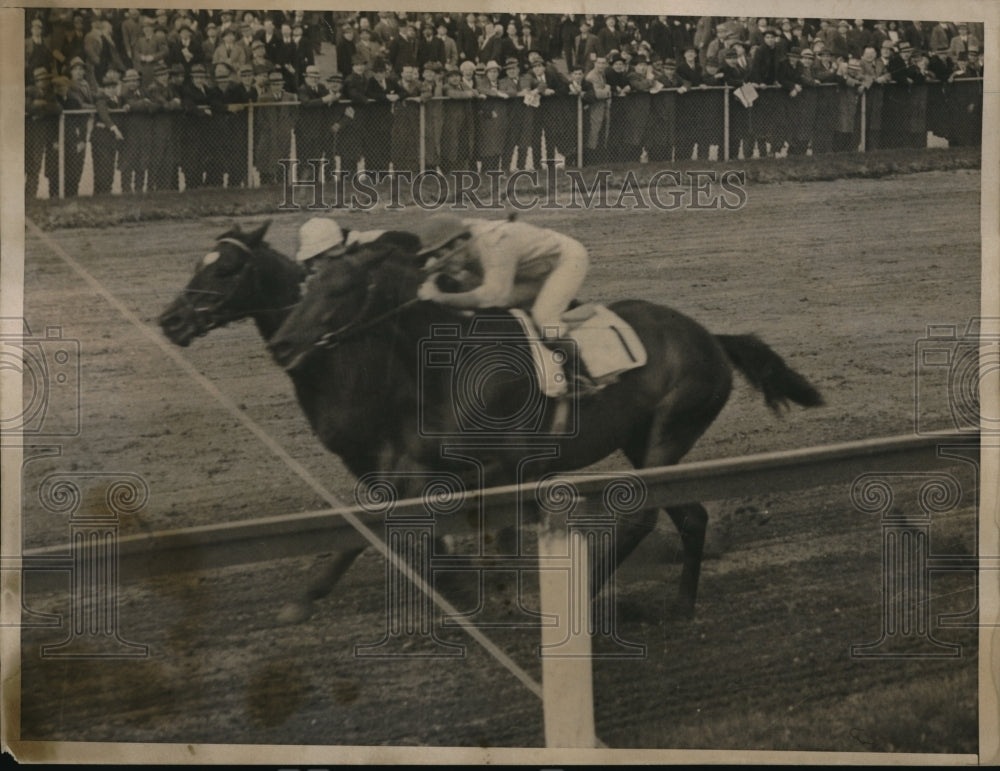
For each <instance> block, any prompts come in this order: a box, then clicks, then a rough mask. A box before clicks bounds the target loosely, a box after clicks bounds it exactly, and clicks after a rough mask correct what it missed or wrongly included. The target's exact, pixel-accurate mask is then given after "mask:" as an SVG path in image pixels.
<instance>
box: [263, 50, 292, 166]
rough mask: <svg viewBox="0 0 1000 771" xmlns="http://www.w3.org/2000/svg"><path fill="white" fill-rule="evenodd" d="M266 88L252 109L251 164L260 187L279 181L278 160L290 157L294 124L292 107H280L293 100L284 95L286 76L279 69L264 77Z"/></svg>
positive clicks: (289, 95)
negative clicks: (252, 138)
mask: <svg viewBox="0 0 1000 771" xmlns="http://www.w3.org/2000/svg"><path fill="white" fill-rule="evenodd" d="M267 82H268V88H267V90H266V91H265V92H264V93H262V94H261V95H260V96H259V98H258V107H257V108H255V109H254V145H253V147H254V165H255V166H256V167H257V171H258V173H259V174H260V181H261V184H262V185H272V184H274V183H275V182H276V181H278V179H279V175H280V174H281V167H280V166H279V163H278V162H279V161H280V160H282V159H284V158H290V157H291V155H290V153H291V143H292V127H293V125H294V123H295V112H294V106H293V105H287V104H281V103H283V102H289V101H292V100H293V99H294V97H293V95H292V94H288V93H286V92H285V77H284V75H282V74H281V71H280V70H272V71H271V73H270V74H269V75H268V76H267Z"/></svg>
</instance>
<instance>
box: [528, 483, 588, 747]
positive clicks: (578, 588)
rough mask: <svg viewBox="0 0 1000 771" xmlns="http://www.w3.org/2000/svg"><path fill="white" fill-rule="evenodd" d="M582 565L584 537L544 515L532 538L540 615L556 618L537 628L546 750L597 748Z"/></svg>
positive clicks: (560, 517) (556, 515)
mask: <svg viewBox="0 0 1000 771" xmlns="http://www.w3.org/2000/svg"><path fill="white" fill-rule="evenodd" d="M582 503H583V501H581V504H582ZM581 542H582V543H581ZM567 559H568V562H569V565H568V570H567V569H565V568H566V565H567ZM587 561H588V560H587V548H586V534H585V533H583V532H579V531H576V530H570V528H569V525H568V522H567V519H566V512H565V511H556V510H548V511H544V512H543V513H542V522H541V527H540V530H539V533H538V567H539V571H538V584H539V590H540V599H541V612H542V613H543V614H544V615H549V614H551V615H554V616H556V617H557V618H558V623H557V624H556V625H554V626H553V625H549V624H543V625H542V644H541V649H540V653H541V658H542V704H543V705H544V706H543V709H544V713H545V714H544V718H545V745H546V746H547V747H596V746H597V735H596V731H595V727H594V679H593V672H592V666H591V639H590V626H591V622H590V591H589V580H588V576H589V575H590V573H589V568H588V565H587ZM559 568H563V569H559ZM553 649H558V653H556V652H554V650H553Z"/></svg>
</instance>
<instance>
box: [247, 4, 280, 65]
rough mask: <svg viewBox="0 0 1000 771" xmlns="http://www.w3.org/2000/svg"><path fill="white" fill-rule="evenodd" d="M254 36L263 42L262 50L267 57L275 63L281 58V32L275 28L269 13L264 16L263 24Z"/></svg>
mask: <svg viewBox="0 0 1000 771" xmlns="http://www.w3.org/2000/svg"><path fill="white" fill-rule="evenodd" d="M254 38H255V39H257V40H259V41H261V42H262V43H263V44H264V52H265V54H266V55H267V58H268V59H269V60H270V61H272V62H274V63H275V65H277V64H278V63H279V62H280V61H281V59H282V50H281V49H282V48H283V47H284V44H283V42H282V40H281V32H280V31H279V30H277V29H275V26H274V19H273V18H272V17H271V16H270V14H269V15H267V16H265V17H264V25H263V27H262V28H261V29H260V30H258V31H257V32H256V33H255V35H254Z"/></svg>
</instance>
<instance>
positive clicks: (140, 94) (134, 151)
mask: <svg viewBox="0 0 1000 771" xmlns="http://www.w3.org/2000/svg"><path fill="white" fill-rule="evenodd" d="M120 98H121V101H122V105H123V107H125V109H126V112H125V113H124V114H123V115H120V116H118V126H119V128H120V129H121V131H122V134H123V135H124V139H123V140H122V143H121V148H120V155H119V158H118V168H119V170H120V171H121V185H122V193H141V192H142V191H143V190H144V189H145V186H146V172H147V170H148V168H149V161H150V144H149V137H150V135H151V134H152V128H153V113H154V110H155V109H156V105H155V104H154V103H153V100H152V99H151V98H150V97H149V95H148V94H147V93H146V90H145V89H144V88H143V86H142V83H141V78H140V77H139V72H138V70H135V69H128V70H126V71H125V74H124V75H123V76H122V80H121V87H120Z"/></svg>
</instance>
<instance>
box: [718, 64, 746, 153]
mask: <svg viewBox="0 0 1000 771" xmlns="http://www.w3.org/2000/svg"><path fill="white" fill-rule="evenodd" d="M743 62H744V63H743V64H742V65H741V64H740V56H739V52H738V51H737V49H736V46H732V47H731V48H729V49H728V50H727V51H726V53H725V54H724V62H723V65H722V67H721V69H720V71H721V72H722V80H723V83H724V84H725V85H727V86H729V87H730V88H731V89H733V90H732V91H731V92H730V94H729V159H730V160H735V159H736V158H738V157H739V152H740V146H741V143H744V142H745V143H746V144H745V153H746V154H745V155H744V157H745V158H749V157H750V154H751V152H750V137H749V133H748V132H749V128H750V113H749V108H747V107H746V106H745V105H744V104H743V103H742V102H741V101H740V100H739V99H738V98H737V96H736V89H738V88H740V87H741V86H742V85H743V84H744V83H745V82H746V79H747V75H748V73H749V70H748V69H747V65H746V57H743Z"/></svg>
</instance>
